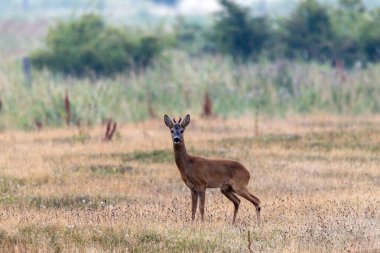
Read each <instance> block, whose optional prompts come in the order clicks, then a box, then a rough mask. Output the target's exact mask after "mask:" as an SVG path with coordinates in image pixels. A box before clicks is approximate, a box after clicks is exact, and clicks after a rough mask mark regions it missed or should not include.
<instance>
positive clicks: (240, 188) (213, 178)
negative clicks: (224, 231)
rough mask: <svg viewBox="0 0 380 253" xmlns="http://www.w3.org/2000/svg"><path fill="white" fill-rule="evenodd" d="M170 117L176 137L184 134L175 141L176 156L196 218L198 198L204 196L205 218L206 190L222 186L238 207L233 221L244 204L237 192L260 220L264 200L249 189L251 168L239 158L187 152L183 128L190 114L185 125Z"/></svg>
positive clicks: (193, 217) (202, 209) (186, 119)
mask: <svg viewBox="0 0 380 253" xmlns="http://www.w3.org/2000/svg"><path fill="white" fill-rule="evenodd" d="M169 120H170V119H168V117H167V116H166V115H165V124H166V125H167V126H168V127H169V128H170V129H171V131H172V137H173V138H174V137H181V141H180V143H174V144H173V148H174V157H175V162H176V164H177V167H178V169H179V171H180V173H181V177H182V180H183V181H184V182H185V184H186V186H187V187H189V188H190V190H191V196H192V219H193V220H194V219H195V212H196V207H197V203H198V197H199V199H200V205H199V210H200V213H201V219H202V221H203V217H204V205H205V194H206V193H205V192H206V189H207V188H220V189H221V192H222V193H223V194H224V195H225V196H226V197H227V198H228V199H229V200H230V201H232V202H233V204H234V206H235V209H234V216H233V222H235V219H236V215H237V212H238V210H239V205H240V200H239V198H238V197H237V196H236V195H235V194H238V195H240V196H242V197H244V198H246V199H247V200H249V201H250V202H251V203H252V204H254V205H255V207H256V214H257V219H258V221H260V209H261V208H260V200H259V199H258V198H257V197H255V196H254V195H252V194H251V193H250V192H249V191H248V189H247V186H248V182H249V179H250V174H249V171H248V170H247V169H246V168H245V167H244V166H243V165H242V164H240V163H239V162H236V161H231V160H220V159H207V158H202V157H196V156H191V155H189V154H187V151H186V146H185V141H184V139H183V131H184V129H185V128H186V126H187V124H189V122H190V116H189V115H188V116H186V118H185V120H184V122H185V123H184V122H183V123H182V124H181V125H179V124H178V123H176V125H175V124H173V123H170V122H169ZM173 129H177V130H178V129H180V130H178V131H181V130H182V132H180V134H179V132H178V131H177V133H176V132H174V133H173ZM174 131H175V130H174Z"/></svg>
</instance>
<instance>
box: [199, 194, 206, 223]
mask: <svg viewBox="0 0 380 253" xmlns="http://www.w3.org/2000/svg"><path fill="white" fill-rule="evenodd" d="M199 200H200V203H199V211H200V213H201V220H202V221H204V213H205V201H206V189H203V190H201V191H199Z"/></svg>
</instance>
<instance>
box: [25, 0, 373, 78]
mask: <svg viewBox="0 0 380 253" xmlns="http://www.w3.org/2000/svg"><path fill="white" fill-rule="evenodd" d="M169 2H170V3H171V1H169ZM219 2H220V4H221V5H222V7H223V8H222V11H221V12H219V13H218V14H216V16H215V21H214V22H213V25H212V26H210V27H206V26H202V25H199V24H194V23H193V24H192V23H188V22H185V21H184V20H182V19H180V20H179V22H178V23H177V25H176V27H175V29H174V33H166V34H163V33H160V34H158V35H155V36H152V35H141V34H138V33H136V32H133V31H128V30H127V29H124V28H115V27H113V26H111V25H108V24H106V23H105V22H104V20H103V19H102V18H101V17H99V16H97V15H93V14H90V15H88V14H87V15H84V16H82V17H80V18H79V19H76V20H72V21H68V22H60V23H58V24H57V25H56V26H55V27H53V28H51V29H50V31H49V33H48V36H47V38H46V48H44V49H41V50H38V51H36V52H33V54H32V56H31V59H32V63H33V65H34V66H36V67H38V68H44V67H47V68H49V69H50V70H52V71H53V72H63V73H65V74H71V75H77V76H81V75H84V74H88V73H95V74H97V75H112V74H114V73H117V72H121V71H127V70H129V69H131V68H134V69H143V68H145V67H147V66H149V64H150V63H151V62H152V61H153V60H154V58H155V57H156V56H158V55H159V54H160V52H161V51H162V50H163V48H164V47H175V48H177V49H180V50H184V51H187V52H188V53H189V54H191V55H196V54H205V53H209V54H214V53H222V54H226V55H229V56H231V57H233V58H234V59H236V60H237V61H250V60H257V59H259V58H261V57H263V58H269V59H276V58H287V59H298V60H304V61H318V62H323V63H331V64H334V63H336V62H339V64H341V65H344V66H345V67H352V66H353V65H354V64H355V63H361V64H367V63H370V62H377V61H379V60H380V10H379V9H375V10H367V9H366V8H365V7H364V5H363V4H362V2H361V0H339V1H338V4H337V6H335V7H330V8H328V7H327V6H325V5H323V4H321V3H319V2H318V1H317V0H304V1H301V2H300V3H299V4H298V6H297V8H296V9H295V10H294V11H293V13H292V14H291V15H290V16H289V17H286V18H277V19H273V18H270V17H268V16H265V15H264V16H253V15H252V14H251V12H250V10H249V9H248V8H245V7H242V6H240V5H238V4H236V3H234V2H233V1H231V0H219Z"/></svg>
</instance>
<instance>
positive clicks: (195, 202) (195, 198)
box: [191, 190, 198, 221]
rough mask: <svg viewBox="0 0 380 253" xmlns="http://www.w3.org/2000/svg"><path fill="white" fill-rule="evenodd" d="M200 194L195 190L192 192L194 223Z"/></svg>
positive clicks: (192, 216)
mask: <svg viewBox="0 0 380 253" xmlns="http://www.w3.org/2000/svg"><path fill="white" fill-rule="evenodd" d="M197 204H198V193H197V192H196V191H195V190H191V219H192V221H194V219H195V213H196V211H197Z"/></svg>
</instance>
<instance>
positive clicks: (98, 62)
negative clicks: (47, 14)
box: [31, 14, 161, 76]
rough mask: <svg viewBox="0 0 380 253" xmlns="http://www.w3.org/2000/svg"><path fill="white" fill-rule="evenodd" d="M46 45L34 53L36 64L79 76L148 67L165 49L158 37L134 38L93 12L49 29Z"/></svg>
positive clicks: (36, 65)
mask: <svg viewBox="0 0 380 253" xmlns="http://www.w3.org/2000/svg"><path fill="white" fill-rule="evenodd" d="M46 45H47V48H45V49H41V50H38V51H36V52H33V53H32V55H31V60H32V64H33V65H34V66H35V67H37V68H44V67H46V68H48V69H50V70H51V71H53V72H61V73H64V74H68V75H75V76H83V75H88V74H96V75H112V74H115V73H118V72H122V71H126V70H128V69H130V68H131V67H132V66H135V67H139V68H144V67H146V66H148V65H149V64H150V63H151V61H152V60H153V59H154V57H156V56H157V55H158V53H159V52H160V49H161V47H160V44H159V43H158V39H157V38H155V37H152V36H145V37H141V38H134V37H132V36H131V35H129V34H128V33H127V32H126V31H125V30H122V29H120V28H115V27H112V26H110V25H106V24H105V22H104V21H103V19H102V18H101V17H99V16H97V15H93V14H87V15H83V16H82V17H80V18H79V19H75V20H72V21H69V22H59V23H58V24H57V25H56V26H55V27H53V28H51V29H50V30H49V32H48V35H47V38H46Z"/></svg>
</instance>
